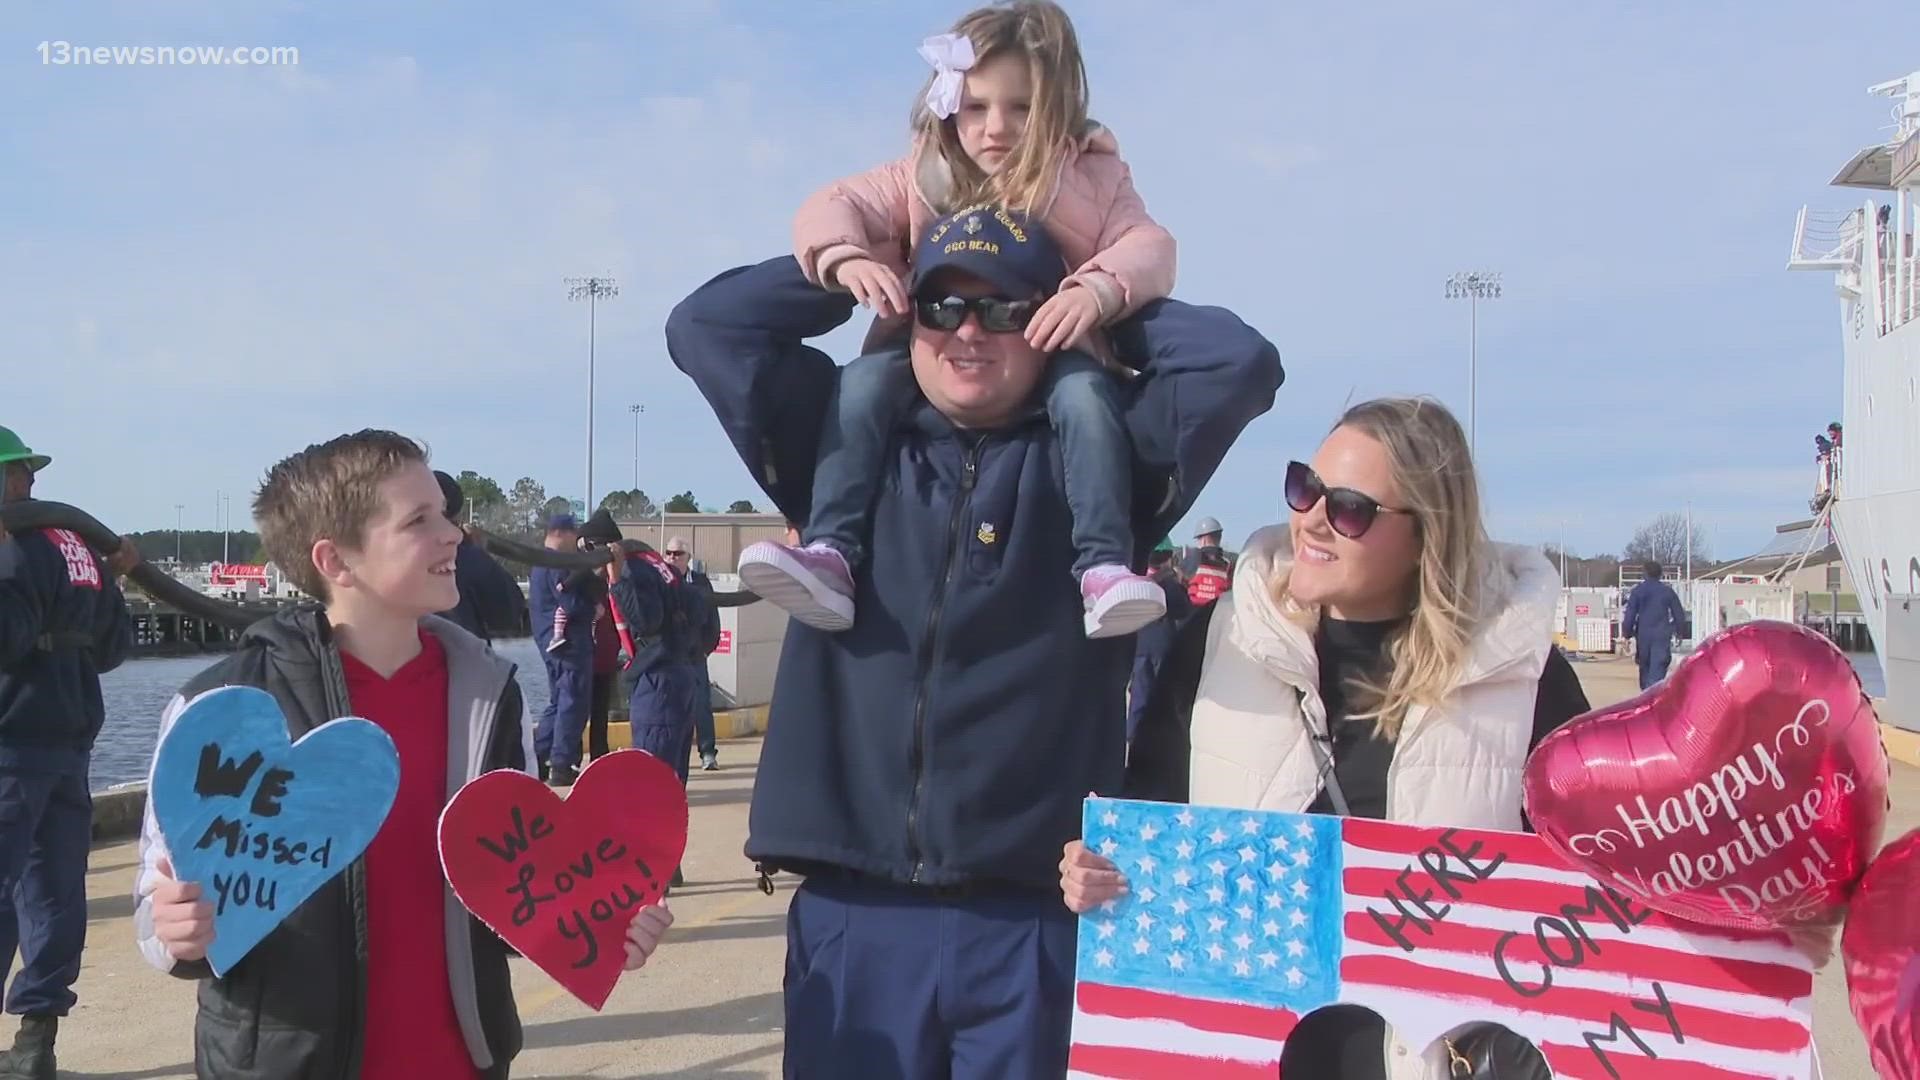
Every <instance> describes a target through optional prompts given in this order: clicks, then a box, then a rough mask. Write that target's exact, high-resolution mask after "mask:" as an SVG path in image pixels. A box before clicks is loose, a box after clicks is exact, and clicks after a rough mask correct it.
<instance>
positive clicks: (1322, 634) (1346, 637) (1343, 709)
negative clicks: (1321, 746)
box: [1307, 618, 1406, 818]
mask: <svg viewBox="0 0 1920 1080" xmlns="http://www.w3.org/2000/svg"><path fill="white" fill-rule="evenodd" d="M1404 625H1406V620H1405V619H1391V620H1388V621H1386V622H1351V621H1348V620H1346V619H1330V618H1322V619H1321V620H1320V626H1319V629H1318V630H1316V631H1315V632H1314V635H1313V645H1314V651H1315V653H1317V654H1318V657H1319V661H1320V700H1321V701H1322V702H1324V703H1325V704H1326V707H1327V726H1328V727H1329V728H1330V729H1331V733H1332V736H1333V747H1332V749H1333V772H1334V776H1336V777H1338V778H1339V780H1340V791H1341V793H1342V794H1344V795H1345V796H1346V797H1347V812H1348V813H1350V814H1352V815H1353V816H1354V817H1367V818H1383V817H1386V816H1387V766H1389V765H1391V764H1393V743H1392V742H1391V741H1389V740H1387V739H1381V738H1377V737H1375V736H1374V733H1373V731H1374V721H1373V719H1372V718H1371V717H1366V718H1363V719H1357V720H1356V719H1352V718H1349V717H1348V716H1347V712H1348V710H1349V708H1350V705H1351V703H1350V702H1348V700H1347V696H1348V694H1349V693H1351V691H1352V686H1351V685H1350V683H1351V680H1353V679H1354V678H1356V677H1358V678H1365V679H1367V680H1368V681H1369V682H1372V683H1373V684H1375V685H1380V684H1382V683H1384V682H1385V681H1386V676H1385V672H1386V666H1387V665H1386V646H1387V635H1389V634H1391V633H1393V632H1394V631H1395V630H1397V629H1399V628H1400V627H1402V626H1404ZM1307 812H1308V813H1311V814H1331V813H1334V812H1335V810H1334V805H1333V799H1332V798H1331V797H1330V796H1328V794H1327V792H1326V791H1325V790H1322V791H1321V792H1320V796H1319V798H1317V799H1315V800H1314V801H1313V805H1311V806H1309V807H1307Z"/></svg>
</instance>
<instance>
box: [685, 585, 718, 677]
mask: <svg viewBox="0 0 1920 1080" xmlns="http://www.w3.org/2000/svg"><path fill="white" fill-rule="evenodd" d="M682 591H683V592H684V593H685V594H686V595H685V598H684V603H685V606H686V612H687V660H688V661H689V662H691V663H692V664H694V665H695V666H696V667H698V668H699V669H700V670H701V671H705V670H706V669H707V657H709V656H711V655H713V650H715V649H717V648H719V647H720V609H719V608H717V607H715V606H714V604H713V580H712V579H711V578H709V577H707V575H706V574H704V573H702V572H701V571H699V570H688V571H687V580H686V584H685V586H684V587H683V589H682Z"/></svg>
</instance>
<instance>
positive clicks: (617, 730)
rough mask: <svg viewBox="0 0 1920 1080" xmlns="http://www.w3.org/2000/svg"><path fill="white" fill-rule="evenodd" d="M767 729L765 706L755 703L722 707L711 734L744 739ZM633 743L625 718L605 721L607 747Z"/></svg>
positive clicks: (620, 746)
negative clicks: (738, 706)
mask: <svg viewBox="0 0 1920 1080" xmlns="http://www.w3.org/2000/svg"><path fill="white" fill-rule="evenodd" d="M766 730H767V707H766V706H765V705H755V706H753V707H752V708H747V709H723V710H721V711H719V712H716V713H714V714H713V736H714V738H716V739H744V738H747V737H748V736H751V735H760V734H763V733H765V732H766ZM632 745H633V726H632V725H631V724H629V723H628V722H627V721H625V720H611V721H608V722H607V748H608V749H610V750H625V749H628V748H629V747H631V746H632Z"/></svg>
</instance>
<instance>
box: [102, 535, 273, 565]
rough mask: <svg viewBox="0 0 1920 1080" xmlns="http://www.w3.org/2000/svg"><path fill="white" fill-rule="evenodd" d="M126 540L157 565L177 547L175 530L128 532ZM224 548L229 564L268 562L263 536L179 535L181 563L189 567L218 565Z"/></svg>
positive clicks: (170, 557)
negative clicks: (262, 544) (261, 544)
mask: <svg viewBox="0 0 1920 1080" xmlns="http://www.w3.org/2000/svg"><path fill="white" fill-rule="evenodd" d="M126 538H127V539H128V540H131V541H133V545H134V546H135V547H137V548H139V549H140V554H141V556H142V557H143V558H147V559H152V560H153V561H155V562H160V561H162V560H171V559H172V558H173V552H174V546H175V545H174V531H173V530H172V529H149V530H147V531H145V532H136V533H127V534H126ZM222 548H224V549H225V551H224V554H225V556H226V558H227V560H228V561H230V562H236V563H252V564H254V565H256V566H258V565H260V564H262V563H265V562H266V561H267V554H266V551H265V549H263V548H262V547H261V546H260V537H259V535H258V534H256V533H250V532H239V531H234V532H230V533H225V534H222V533H220V532H219V531H217V530H208V529H191V530H187V531H185V532H182V533H180V534H179V550H180V561H181V562H182V563H185V564H186V565H188V566H200V565H204V564H206V563H214V562H219V561H220V560H221V556H222V554H223V551H222Z"/></svg>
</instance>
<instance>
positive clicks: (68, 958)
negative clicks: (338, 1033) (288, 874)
mask: <svg viewBox="0 0 1920 1080" xmlns="http://www.w3.org/2000/svg"><path fill="white" fill-rule="evenodd" d="M51 461H52V459H51V458H49V457H47V456H46V455H45V454H36V453H34V452H33V451H32V450H30V449H28V448H27V446H26V445H25V444H24V443H22V442H21V441H20V439H19V437H18V436H16V435H15V434H14V433H13V432H12V431H9V430H8V429H6V428H3V427H0V472H4V476H5V486H4V489H0V502H16V501H19V500H21V499H26V498H30V497H31V496H32V494H33V478H34V474H35V473H37V472H39V471H40V470H41V469H44V468H46V467H47V465H48V464H50V463H51ZM139 559H140V555H139V552H138V551H137V550H135V549H134V547H133V545H132V544H130V543H129V544H124V545H123V546H122V547H121V549H120V550H119V551H118V552H116V553H115V555H114V557H113V558H111V559H108V560H102V559H100V558H99V557H98V556H96V555H95V554H94V552H93V551H92V549H90V548H89V547H88V546H87V544H86V541H84V540H82V539H81V538H80V537H79V536H77V535H75V534H74V533H71V532H68V531H67V530H65V529H40V530H36V531H34V532H30V533H24V534H21V535H19V536H12V537H9V536H8V534H7V532H6V530H5V528H4V527H0V982H4V981H5V979H6V975H7V972H8V971H9V970H10V969H11V968H12V966H13V954H14V952H15V950H16V949H17V950H18V951H19V953H20V961H21V962H20V973H19V974H18V975H17V976H15V977H14V979H13V984H12V986H10V987H8V989H7V998H6V1010H7V1011H8V1012H10V1013H13V1014H14V1015H16V1016H19V1017H20V1018H21V1020H20V1029H19V1031H18V1032H17V1033H16V1034H15V1036H14V1043H13V1049H12V1050H11V1051H8V1052H6V1053H3V1054H0V1080H53V1076H54V1061H53V1042H54V1035H55V1032H56V1031H57V1029H58V1027H59V1023H60V1019H59V1018H60V1017H62V1016H65V1015H67V1013H68V1011H69V1010H71V1009H72V1008H73V1005H74V1002H75V1000H76V998H75V997H74V993H73V983H74V980H75V979H77V978H78V977H79V975H80V951H81V949H82V947H84V946H85V944H86V939H87V848H88V845H89V844H90V843H91V841H92V836H93V799H92V797H91V796H90V795H89V794H88V787H87V766H88V763H89V759H90V758H91V756H92V751H93V740H94V738H95V737H96V736H98V735H99V734H100V725H101V724H102V723H104V722H105V720H106V708H105V706H104V705H103V703H102V701H101V697H100V673H101V672H104V671H112V670H113V669H114V668H116V667H119V666H120V662H121V661H122V660H124V659H126V656H127V650H128V649H130V648H131V647H132V645H133V623H132V619H131V618H130V616H129V614H128V612H127V602H126V600H125V598H124V597H122V596H121V594H120V587H119V585H118V583H117V582H116V581H115V578H117V577H118V576H119V575H121V574H124V573H126V572H127V571H128V570H131V569H132V568H133V566H134V564H135V563H137V562H139Z"/></svg>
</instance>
